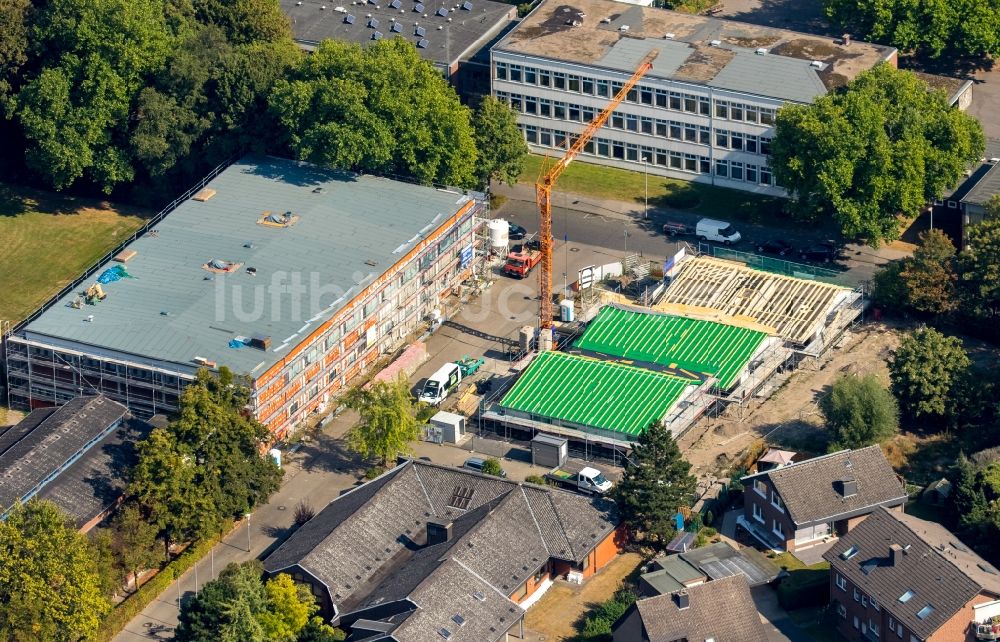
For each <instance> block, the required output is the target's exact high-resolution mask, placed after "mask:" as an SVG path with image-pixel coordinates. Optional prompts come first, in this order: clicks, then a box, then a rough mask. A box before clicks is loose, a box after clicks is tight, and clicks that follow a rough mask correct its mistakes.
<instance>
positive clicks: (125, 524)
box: [111, 503, 160, 590]
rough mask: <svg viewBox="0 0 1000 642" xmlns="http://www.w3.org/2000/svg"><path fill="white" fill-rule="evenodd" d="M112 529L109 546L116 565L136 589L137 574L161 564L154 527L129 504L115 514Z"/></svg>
mask: <svg viewBox="0 0 1000 642" xmlns="http://www.w3.org/2000/svg"><path fill="white" fill-rule="evenodd" d="M113 529H114V530H113V531H112V543H111V545H112V550H113V551H114V554H115V559H116V563H117V565H118V566H119V567H120V568H121V570H122V571H123V572H124V574H125V575H131V576H132V581H133V583H134V586H135V588H136V590H138V588H139V573H140V572H141V571H143V570H145V569H147V568H153V567H154V566H156V565H157V564H158V563H159V561H160V555H159V551H158V550H157V547H156V536H157V530H156V526H154V525H153V524H150V523H149V522H147V521H146V519H145V518H144V517H143V515H142V512H141V511H140V510H139V507H138V506H136V505H135V504H134V503H129V504H126V505H125V506H123V507H122V508H121V510H119V511H118V514H117V515H116V516H115V520H114V527H113Z"/></svg>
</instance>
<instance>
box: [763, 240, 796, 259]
mask: <svg viewBox="0 0 1000 642" xmlns="http://www.w3.org/2000/svg"><path fill="white" fill-rule="evenodd" d="M791 253H792V244H791V243H789V242H788V241H784V240H782V239H770V240H768V241H761V242H760V243H758V244H757V254H776V255H778V256H785V255H786V254H791Z"/></svg>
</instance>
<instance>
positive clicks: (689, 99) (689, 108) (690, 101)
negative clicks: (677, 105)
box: [684, 95, 698, 114]
mask: <svg viewBox="0 0 1000 642" xmlns="http://www.w3.org/2000/svg"><path fill="white" fill-rule="evenodd" d="M684 111H686V112H690V113H692V114H693V113H695V112H697V111H698V100H697V99H696V98H695V97H694V96H688V95H685V96H684Z"/></svg>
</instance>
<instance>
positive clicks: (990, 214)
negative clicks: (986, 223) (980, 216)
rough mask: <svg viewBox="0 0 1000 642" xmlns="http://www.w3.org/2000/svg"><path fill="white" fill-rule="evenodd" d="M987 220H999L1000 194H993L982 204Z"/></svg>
mask: <svg viewBox="0 0 1000 642" xmlns="http://www.w3.org/2000/svg"><path fill="white" fill-rule="evenodd" d="M983 209H984V210H985V214H986V218H987V219H995V218H1000V194H994V195H993V196H991V197H989V198H988V199H987V200H986V202H985V203H983Z"/></svg>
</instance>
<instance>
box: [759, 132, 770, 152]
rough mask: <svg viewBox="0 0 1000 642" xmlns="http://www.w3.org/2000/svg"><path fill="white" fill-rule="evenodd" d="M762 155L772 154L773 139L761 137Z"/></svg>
mask: <svg viewBox="0 0 1000 642" xmlns="http://www.w3.org/2000/svg"><path fill="white" fill-rule="evenodd" d="M760 153H761V154H763V155H765V156H769V155H770V154H771V139H770V138H764V137H763V136H761V137H760Z"/></svg>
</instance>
